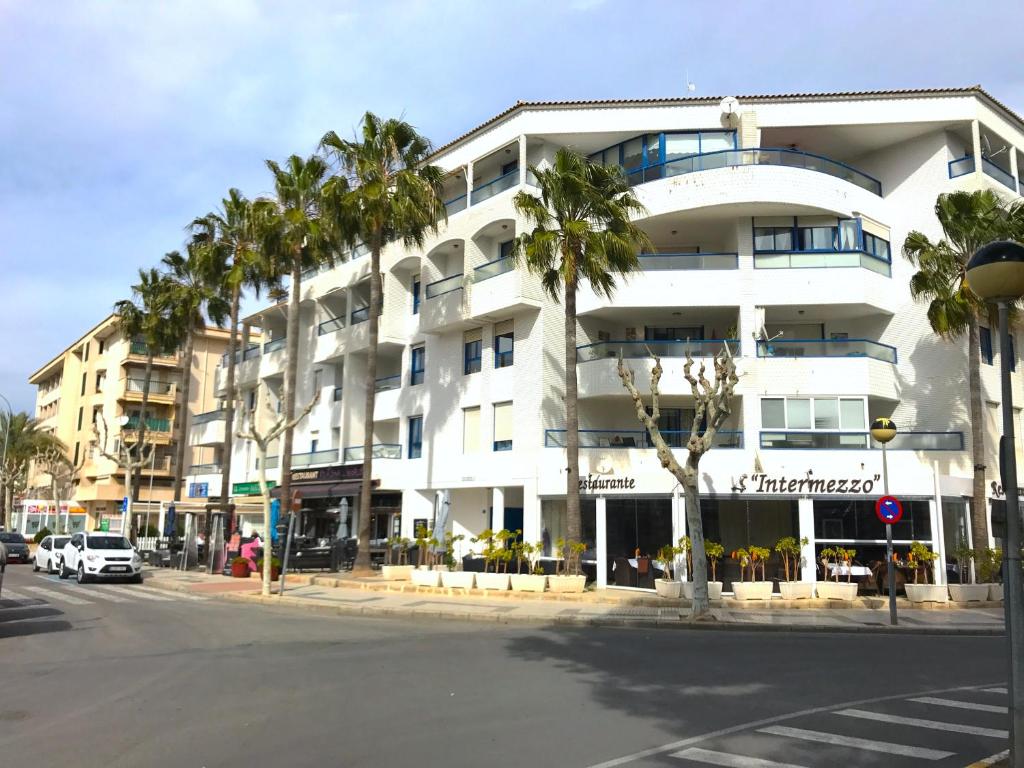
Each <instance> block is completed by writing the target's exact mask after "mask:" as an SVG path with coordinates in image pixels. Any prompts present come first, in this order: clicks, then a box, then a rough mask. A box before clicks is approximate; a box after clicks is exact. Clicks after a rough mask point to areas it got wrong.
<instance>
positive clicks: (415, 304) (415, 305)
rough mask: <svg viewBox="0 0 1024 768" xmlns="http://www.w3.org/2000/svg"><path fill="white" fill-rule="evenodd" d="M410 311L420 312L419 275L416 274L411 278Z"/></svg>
mask: <svg viewBox="0 0 1024 768" xmlns="http://www.w3.org/2000/svg"><path fill="white" fill-rule="evenodd" d="M412 313H413V314H414V315H418V314H419V313H420V276H419V275H416V276H415V277H414V278H413V279H412Z"/></svg>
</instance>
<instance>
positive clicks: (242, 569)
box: [231, 557, 252, 579]
mask: <svg viewBox="0 0 1024 768" xmlns="http://www.w3.org/2000/svg"><path fill="white" fill-rule="evenodd" d="M251 565H252V564H251V563H250V562H249V558H247V557H234V558H232V559H231V575H232V576H233V577H234V578H236V579H248V578H249V570H250V566H251Z"/></svg>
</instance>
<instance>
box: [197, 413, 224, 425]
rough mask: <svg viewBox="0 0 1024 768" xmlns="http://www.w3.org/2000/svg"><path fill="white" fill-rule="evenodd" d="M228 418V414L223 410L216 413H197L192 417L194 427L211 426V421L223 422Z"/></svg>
mask: <svg viewBox="0 0 1024 768" xmlns="http://www.w3.org/2000/svg"><path fill="white" fill-rule="evenodd" d="M225 418H227V412H226V411H224V410H223V409H219V410H216V411H207V412H206V413H197V414H196V415H195V416H193V417H192V426H194V427H195V426H198V425H200V424H209V423H210V422H211V421H223V420H224V419H225Z"/></svg>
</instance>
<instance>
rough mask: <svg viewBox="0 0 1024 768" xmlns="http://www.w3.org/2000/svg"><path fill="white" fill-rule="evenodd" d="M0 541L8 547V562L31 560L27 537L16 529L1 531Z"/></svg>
mask: <svg viewBox="0 0 1024 768" xmlns="http://www.w3.org/2000/svg"><path fill="white" fill-rule="evenodd" d="M0 541H2V542H3V543H4V546H5V547H6V548H7V562H8V564H10V563H27V562H28V561H29V553H28V543H27V542H26V541H25V537H24V536H22V535H21V534H20V533H17V532H16V531H0Z"/></svg>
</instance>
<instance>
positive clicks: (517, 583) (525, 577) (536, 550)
mask: <svg viewBox="0 0 1024 768" xmlns="http://www.w3.org/2000/svg"><path fill="white" fill-rule="evenodd" d="M543 548H544V545H543V544H541V543H540V542H538V543H536V544H529V543H527V542H525V541H517V542H516V543H515V544H514V545H513V546H512V551H513V553H514V555H515V558H516V572H515V573H513V574H512V579H511V582H512V591H513V592H543V591H544V587H545V586H546V585H547V581H548V577H547V576H545V575H544V571H543V570H541V567H540V564H539V563H538V562H537V556H538V555H539V554H540V553H541V551H542V550H543ZM524 561H525V562H526V563H527V566H528V569H529V572H528V573H521V571H522V564H523V562H524Z"/></svg>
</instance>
